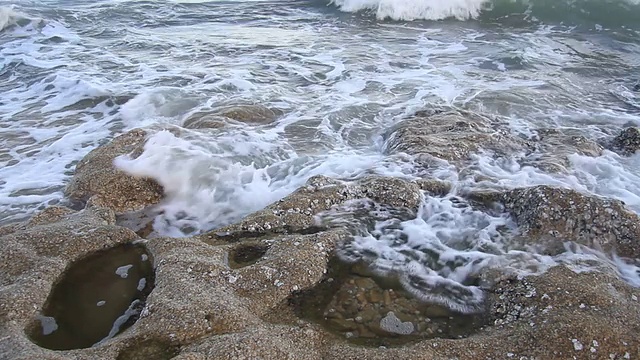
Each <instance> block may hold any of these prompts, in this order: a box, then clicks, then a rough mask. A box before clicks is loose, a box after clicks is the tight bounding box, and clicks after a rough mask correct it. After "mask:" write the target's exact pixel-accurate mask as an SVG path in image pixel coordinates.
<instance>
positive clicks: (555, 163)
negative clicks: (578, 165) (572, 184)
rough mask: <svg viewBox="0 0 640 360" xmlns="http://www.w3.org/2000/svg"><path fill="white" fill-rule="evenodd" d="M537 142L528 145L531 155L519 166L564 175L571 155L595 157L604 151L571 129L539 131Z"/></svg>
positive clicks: (569, 164)
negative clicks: (527, 166)
mask: <svg viewBox="0 0 640 360" xmlns="http://www.w3.org/2000/svg"><path fill="white" fill-rule="evenodd" d="M537 133H538V137H539V139H538V141H536V142H532V143H530V145H531V146H532V147H533V154H530V155H528V156H527V158H526V159H525V160H524V161H523V162H522V164H521V165H523V166H526V165H530V166H535V167H537V168H539V169H541V170H543V171H545V172H550V173H566V172H568V168H569V167H570V166H571V163H570V161H569V156H570V155H573V154H578V155H584V156H592V157H597V156H600V155H602V151H603V150H604V149H603V148H602V146H600V144H598V143H597V142H595V141H593V140H590V139H588V138H586V137H585V136H583V135H581V133H580V132H579V131H576V130H572V129H539V130H537Z"/></svg>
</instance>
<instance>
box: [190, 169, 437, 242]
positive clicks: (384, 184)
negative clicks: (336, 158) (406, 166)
mask: <svg viewBox="0 0 640 360" xmlns="http://www.w3.org/2000/svg"><path fill="white" fill-rule="evenodd" d="M445 187H446V185H443V183H441V182H438V181H435V180H434V181H432V182H424V183H423V184H422V188H423V189H432V190H433V191H434V192H435V191H441V190H442V189H443V188H445ZM420 190H421V188H420V186H418V184H417V183H415V182H411V181H407V180H402V179H397V178H390V177H380V176H369V177H365V178H362V179H360V180H358V181H355V182H345V181H340V180H336V179H331V178H328V177H325V176H314V177H312V178H311V179H309V180H308V181H307V183H306V185H305V186H303V187H301V188H300V189H298V190H297V191H295V192H294V193H293V194H291V195H290V196H287V197H286V198H284V199H282V200H280V201H277V202H275V203H273V204H271V205H269V206H267V207H266V208H265V209H263V210H260V211H258V212H256V213H254V214H252V215H249V216H247V217H246V218H244V219H243V220H242V221H240V222H238V223H236V224H233V225H230V226H227V227H224V228H222V229H218V230H216V231H214V232H211V233H208V234H205V235H202V236H199V237H198V238H199V239H201V240H204V241H207V242H211V241H217V240H220V239H222V240H224V241H229V240H230V239H232V238H233V237H237V236H247V235H248V234H250V233H256V234H260V233H265V232H269V233H283V232H294V233H296V232H298V233H300V232H309V231H311V232H313V231H318V230H319V229H316V228H315V227H316V226H317V225H318V224H317V222H316V219H315V215H317V214H319V213H320V212H323V211H327V210H329V209H331V208H332V207H334V206H336V205H339V204H343V203H345V202H347V201H349V200H354V199H363V198H368V199H371V200H373V201H375V202H378V203H381V204H385V205H389V206H394V207H404V208H410V209H414V210H417V208H418V206H419V205H420V201H421V199H422V195H421V193H420ZM234 234H236V235H234Z"/></svg>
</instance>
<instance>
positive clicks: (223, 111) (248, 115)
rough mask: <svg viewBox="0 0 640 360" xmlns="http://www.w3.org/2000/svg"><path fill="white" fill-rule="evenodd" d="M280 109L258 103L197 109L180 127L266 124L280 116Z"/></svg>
mask: <svg viewBox="0 0 640 360" xmlns="http://www.w3.org/2000/svg"><path fill="white" fill-rule="evenodd" d="M282 114H283V113H282V111H280V110H278V109H271V108H268V107H266V106H263V105H258V104H235V105H226V106H221V107H220V108H218V109H215V110H205V111H198V112H196V113H193V114H191V115H189V116H188V117H187V118H186V119H185V120H184V121H183V122H182V127H184V128H187V129H220V128H223V127H225V126H227V125H231V124H234V123H235V124H249V125H266V124H270V123H272V122H274V121H276V119H277V118H278V117H280V116H282Z"/></svg>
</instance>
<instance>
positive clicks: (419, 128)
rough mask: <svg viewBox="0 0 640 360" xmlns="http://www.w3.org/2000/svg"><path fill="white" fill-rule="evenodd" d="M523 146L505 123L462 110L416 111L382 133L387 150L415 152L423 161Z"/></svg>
mask: <svg viewBox="0 0 640 360" xmlns="http://www.w3.org/2000/svg"><path fill="white" fill-rule="evenodd" d="M523 149H524V144H523V141H522V140H520V139H519V138H517V137H514V136H512V135H511V134H510V133H509V131H508V129H507V127H506V126H505V124H503V123H501V122H499V121H496V120H492V119H489V118H486V117H483V116H480V115H477V114H473V113H470V112H463V111H446V112H440V113H434V114H425V113H417V114H416V115H415V116H414V117H413V118H410V119H408V120H405V121H402V122H401V123H399V124H398V125H396V126H394V127H393V128H391V129H390V130H389V131H388V132H387V135H386V152H387V153H389V154H396V153H407V154H410V155H415V156H417V157H418V160H419V161H420V162H422V163H425V164H427V163H429V162H431V160H429V159H430V157H435V158H437V159H443V160H447V161H449V162H452V163H454V164H462V163H464V162H465V161H467V160H469V156H470V155H472V154H474V153H478V152H480V151H481V150H486V151H491V152H494V153H495V154H496V155H497V156H504V155H509V154H513V153H515V152H518V151H522V150H523Z"/></svg>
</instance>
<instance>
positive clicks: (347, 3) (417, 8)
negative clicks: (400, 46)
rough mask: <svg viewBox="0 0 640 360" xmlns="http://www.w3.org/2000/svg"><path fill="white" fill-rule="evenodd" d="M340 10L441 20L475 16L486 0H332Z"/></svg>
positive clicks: (390, 16)
mask: <svg viewBox="0 0 640 360" xmlns="http://www.w3.org/2000/svg"><path fill="white" fill-rule="evenodd" d="M332 3H334V4H335V5H336V6H338V8H339V9H340V10H342V11H349V12H355V11H360V10H374V11H375V12H376V16H377V17H378V19H384V18H391V19H394V20H416V19H428V20H441V19H446V18H449V17H453V18H457V19H460V20H466V19H469V18H475V17H477V16H478V15H480V12H481V11H482V10H483V9H484V8H485V7H486V6H487V4H488V3H489V1H488V0H450V1H441V0H332Z"/></svg>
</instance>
